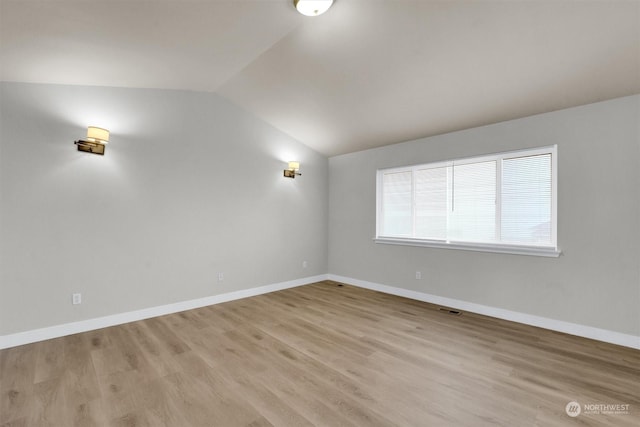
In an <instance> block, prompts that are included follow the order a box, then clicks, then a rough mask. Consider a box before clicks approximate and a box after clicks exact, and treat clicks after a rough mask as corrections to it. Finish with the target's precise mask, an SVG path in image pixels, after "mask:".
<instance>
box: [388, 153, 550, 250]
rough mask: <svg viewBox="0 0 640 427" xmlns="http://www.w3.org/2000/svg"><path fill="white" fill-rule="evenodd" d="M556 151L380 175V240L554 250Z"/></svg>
mask: <svg viewBox="0 0 640 427" xmlns="http://www.w3.org/2000/svg"><path fill="white" fill-rule="evenodd" d="M554 161H555V146H554V147H546V148H541V149H535V150H527V151H520V152H516V153H501V154H495V155H490V156H482V157H477V158H469V159H464V160H455V161H453V160H452V161H447V162H440V163H434V164H425V165H417V166H410V167H404V168H394V169H387V170H379V171H378V232H377V237H378V238H379V237H383V238H384V237H391V238H402V239H408V240H412V239H415V240H421V241H440V242H447V243H449V242H463V243H464V242H470V243H480V244H489V245H521V246H536V247H555V245H556V241H555V183H554V179H555V178H554V176H555V174H554Z"/></svg>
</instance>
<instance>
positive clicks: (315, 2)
mask: <svg viewBox="0 0 640 427" xmlns="http://www.w3.org/2000/svg"><path fill="white" fill-rule="evenodd" d="M332 4H333V0H293V5H294V6H295V7H296V9H298V12H300V13H301V14H303V15H306V16H318V15H322V14H323V13H325V12H326V11H327V10H329V8H330V7H331V5H332Z"/></svg>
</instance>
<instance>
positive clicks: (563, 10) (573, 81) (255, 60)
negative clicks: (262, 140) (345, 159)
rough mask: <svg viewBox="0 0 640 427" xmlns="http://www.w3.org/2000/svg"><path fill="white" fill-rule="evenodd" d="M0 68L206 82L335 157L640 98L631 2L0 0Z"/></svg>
mask: <svg viewBox="0 0 640 427" xmlns="http://www.w3.org/2000/svg"><path fill="white" fill-rule="evenodd" d="M0 79H1V80H3V81H20V82H39V83H61V84H79V85H100V86H122V87H142V88H166V89H184V90H194V91H207V92H216V93H219V94H220V95H222V96H224V97H226V98H228V99H229V100H231V101H232V102H234V103H236V104H238V105H239V106H241V107H242V108H244V109H246V110H248V111H250V112H252V113H253V114H255V115H256V116H258V117H260V118H262V119H263V120H265V121H267V122H268V123H270V124H272V125H273V126H275V127H276V128H279V129H280V130H282V131H284V132H285V133H287V134H289V135H291V136H293V137H294V138H296V139H298V140H299V141H301V142H303V143H305V144H307V145H309V146H310V147H312V148H314V149H316V150H317V151H319V152H321V153H323V154H325V155H327V156H333V155H337V154H343V153H348V152H352V151H357V150H361V149H366V148H371V147H376V146H381V145H386V144H391V143H396V142H401V141H406V140H410V139H415V138H419V137H425V136H430V135H436V134H441V133H445V132H450V131H454V130H459V129H466V128H470V127H475V126H480V125H485V124H490V123H496V122H500V121H504V120H509V119H514V118H518V117H524V116H528V115H532V114H537V113H541V112H547V111H553V110H557V109H561V108H567V107H571V106H576V105H582V104H587V103H590V102H596V101H600V100H604V99H610V98H615V97H619V96H624V95H630V94H635V93H640V1H624V0H609V1H607V0H602V1H573V0H548V1H542V0H539V1H519V0H514V1H509V0H503V1H497V0H488V1H483V0H468V1H430V0H336V1H335V3H334V5H333V7H332V8H331V9H330V10H329V11H328V12H327V13H326V14H324V15H322V16H320V17H315V18H309V17H304V16H302V15H300V14H298V13H297V12H296V11H295V9H294V8H293V5H292V1H291V0H200V1H197V0H168V1H163V0H155V1H151V0H147V1H141V0H129V1H124V0H123V1H118V0H76V1H68V0H40V1H32V0H0Z"/></svg>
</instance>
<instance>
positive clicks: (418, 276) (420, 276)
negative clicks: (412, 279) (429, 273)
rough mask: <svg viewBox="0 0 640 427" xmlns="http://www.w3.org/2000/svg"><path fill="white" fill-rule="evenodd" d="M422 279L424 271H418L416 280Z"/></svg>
mask: <svg viewBox="0 0 640 427" xmlns="http://www.w3.org/2000/svg"><path fill="white" fill-rule="evenodd" d="M420 279H422V272H420V271H416V280H420Z"/></svg>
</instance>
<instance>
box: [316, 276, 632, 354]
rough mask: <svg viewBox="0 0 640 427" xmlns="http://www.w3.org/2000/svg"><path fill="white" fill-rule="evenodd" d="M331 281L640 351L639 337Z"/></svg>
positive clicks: (373, 285)
mask: <svg viewBox="0 0 640 427" xmlns="http://www.w3.org/2000/svg"><path fill="white" fill-rule="evenodd" d="M328 277H329V280H333V281H336V282H342V283H346V284H348V285H353V286H358V287H361V288H366V289H371V290H374V291H379V292H384V293H387V294H392V295H397V296H401V297H405V298H410V299H414V300H418V301H424V302H429V303H432V304H437V305H442V306H445V307H450V308H455V309H458V310H463V311H469V312H472V313H477V314H482V315H485V316H490V317H496V318H498V319H504V320H510V321H512V322H518V323H524V324H525V325H531V326H537V327H539V328H543V329H550V330H552V331H557V332H564V333H566V334H570V335H576V336H579V337H583V338H590V339H594V340H598V341H603V342H607V343H611V344H617V345H621V346H625V347H631V348H635V349H639V350H640V336H636V335H628V334H623V333H620V332H614V331H609V330H606V329H599V328H594V327H591V326H584V325H579V324H576V323H570V322H564V321H561V320H554V319H549V318H547V317H540V316H534V315H531V314H525V313H518V312H516V311H510V310H505V309H502V308H495V307H490V306H487V305H481V304H475V303H472V302H467V301H462V300H457V299H453V298H446V297H441V296H437V295H431V294H426V293H422V292H417V291H411V290H408V289H402V288H396V287H393V286H387V285H381V284H379V283H373V282H367V281H365V280H359V279H353V278H351V277H343V276H338V275H335V274H329V275H328Z"/></svg>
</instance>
